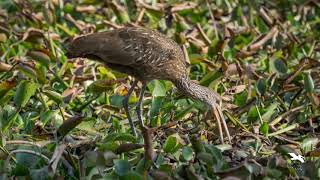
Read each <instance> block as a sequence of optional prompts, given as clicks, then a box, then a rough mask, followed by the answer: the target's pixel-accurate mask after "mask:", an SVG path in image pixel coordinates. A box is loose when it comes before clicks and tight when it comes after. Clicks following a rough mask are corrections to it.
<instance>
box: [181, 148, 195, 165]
mask: <svg viewBox="0 0 320 180" xmlns="http://www.w3.org/2000/svg"><path fill="white" fill-rule="evenodd" d="M181 155H182V157H183V159H184V160H185V161H190V160H191V159H192V157H193V151H192V148H190V147H189V146H185V147H183V149H182V154H181Z"/></svg>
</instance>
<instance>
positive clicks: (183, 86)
mask: <svg viewBox="0 0 320 180" xmlns="http://www.w3.org/2000/svg"><path fill="white" fill-rule="evenodd" d="M174 84H175V86H176V87H177V88H178V89H179V91H180V92H182V93H183V94H184V95H186V96H188V97H190V98H192V99H195V100H200V101H202V102H205V103H208V102H206V100H207V99H208V98H207V96H208V94H206V93H207V92H208V88H207V87H204V86H201V85H199V84H197V83H196V82H194V81H192V80H190V79H189V77H187V76H186V77H183V78H180V79H178V80H175V81H174Z"/></svg>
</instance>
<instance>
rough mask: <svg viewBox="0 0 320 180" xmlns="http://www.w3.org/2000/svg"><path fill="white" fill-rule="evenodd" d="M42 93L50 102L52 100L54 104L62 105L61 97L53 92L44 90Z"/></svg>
mask: <svg viewBox="0 0 320 180" xmlns="http://www.w3.org/2000/svg"><path fill="white" fill-rule="evenodd" d="M43 93H44V94H45V95H46V96H48V97H49V98H50V99H51V100H53V101H54V102H56V103H57V104H61V103H63V100H62V95H61V94H59V93H57V92H55V91H50V90H46V91H43Z"/></svg>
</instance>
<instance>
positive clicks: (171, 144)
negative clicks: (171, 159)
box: [163, 136, 177, 153]
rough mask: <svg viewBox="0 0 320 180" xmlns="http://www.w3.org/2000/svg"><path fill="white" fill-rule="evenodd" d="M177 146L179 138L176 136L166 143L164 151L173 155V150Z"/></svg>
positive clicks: (170, 137) (168, 139) (169, 138)
mask: <svg viewBox="0 0 320 180" xmlns="http://www.w3.org/2000/svg"><path fill="white" fill-rule="evenodd" d="M176 145H177V138H176V137H175V136H169V137H168V138H167V140H166V142H165V143H164V146H163V151H164V152H166V153H171V152H172V150H173V149H174V148H175V147H176Z"/></svg>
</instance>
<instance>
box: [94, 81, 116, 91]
mask: <svg viewBox="0 0 320 180" xmlns="http://www.w3.org/2000/svg"><path fill="white" fill-rule="evenodd" d="M115 84H116V82H115V81H110V80H106V79H101V80H97V81H94V82H93V83H92V84H90V86H89V87H88V91H90V92H93V93H101V92H106V91H108V90H113V89H114V85H115Z"/></svg>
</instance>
